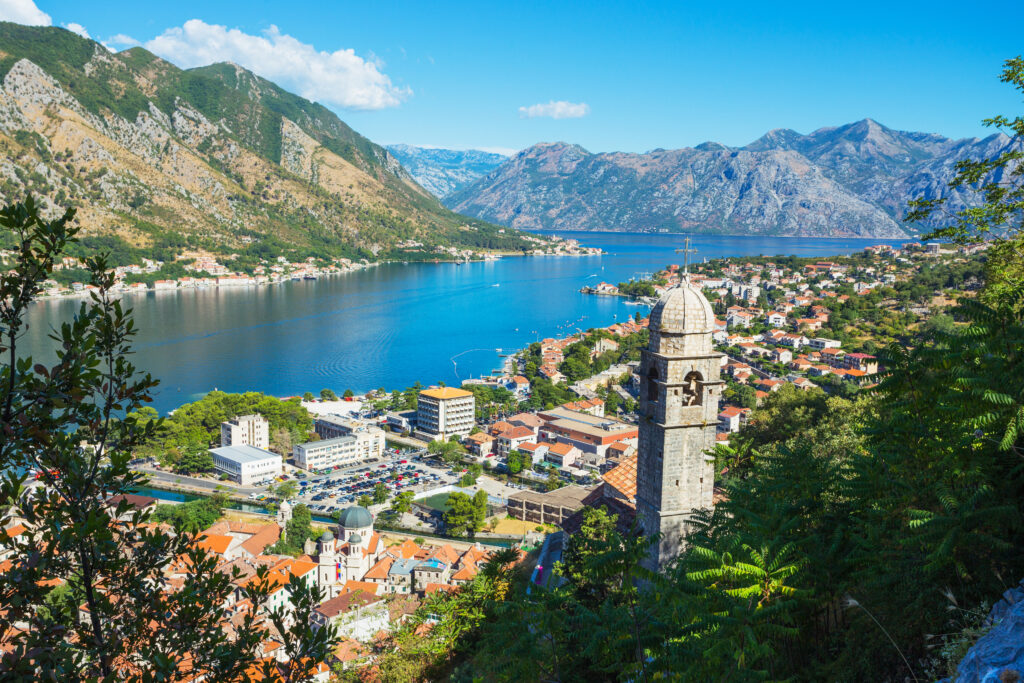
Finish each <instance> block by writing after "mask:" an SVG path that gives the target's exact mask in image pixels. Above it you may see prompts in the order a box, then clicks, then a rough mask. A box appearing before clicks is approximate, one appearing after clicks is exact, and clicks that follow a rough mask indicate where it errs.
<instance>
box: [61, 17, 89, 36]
mask: <svg viewBox="0 0 1024 683" xmlns="http://www.w3.org/2000/svg"><path fill="white" fill-rule="evenodd" d="M64 28H66V29H67V30H69V31H71V32H72V33H77V34H78V35H80V36H82V37H83V38H90V39H91V38H92V36H90V35H89V32H88V31H86V30H85V27H84V26H82V25H81V24H77V23H75V22H73V21H72V22H71V23H70V24H64Z"/></svg>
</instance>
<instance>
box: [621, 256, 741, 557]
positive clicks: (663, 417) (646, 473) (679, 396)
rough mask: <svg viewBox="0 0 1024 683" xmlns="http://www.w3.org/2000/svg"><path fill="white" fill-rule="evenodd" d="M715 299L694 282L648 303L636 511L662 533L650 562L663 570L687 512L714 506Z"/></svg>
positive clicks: (651, 530) (681, 537)
mask: <svg viewBox="0 0 1024 683" xmlns="http://www.w3.org/2000/svg"><path fill="white" fill-rule="evenodd" d="M714 330H715V314H714V311H713V310H712V309H711V304H710V303H708V300H707V299H706V298H705V297H704V295H703V294H702V293H701V292H700V290H699V289H698V288H697V287H694V286H693V285H692V284H690V282H689V276H688V275H684V276H683V281H682V283H681V284H679V285H678V286H676V287H673V288H672V289H670V290H669V291H668V292H667V293H666V294H665V295H664V296H663V297H662V298H661V300H660V301H658V303H657V304H656V305H655V306H654V308H653V309H652V310H651V316H650V322H649V331H650V341H649V343H648V346H647V349H645V350H644V351H643V352H642V354H641V361H640V378H641V379H640V409H639V415H640V438H639V448H638V453H639V455H638V459H637V493H636V499H637V500H636V505H637V516H638V517H639V519H640V524H641V527H642V529H643V531H644V534H645V535H648V536H653V535H655V534H661V540H660V541H659V542H658V544H657V545H655V546H653V547H652V549H651V554H650V556H649V557H648V560H647V563H646V566H647V567H648V568H649V569H652V570H656V571H660V570H662V569H664V568H665V567H666V566H667V565H668V564H669V563H670V562H671V561H672V560H673V559H674V558H675V557H676V556H678V555H679V552H680V550H682V548H683V545H684V542H685V539H686V534H687V523H686V520H687V518H688V517H689V516H690V515H691V514H692V513H693V511H694V510H697V509H700V508H708V509H710V508H711V507H712V505H713V502H712V494H713V492H714V484H715V471H714V465H713V458H712V457H711V456H710V455H709V454H708V452H709V451H710V450H711V449H713V448H714V446H715V432H716V430H717V426H718V401H719V398H720V396H721V392H722V385H723V382H722V381H721V380H720V379H719V371H720V369H721V357H722V354H720V353H717V352H715V350H714V347H713V345H712V339H711V335H712V333H713V332H714Z"/></svg>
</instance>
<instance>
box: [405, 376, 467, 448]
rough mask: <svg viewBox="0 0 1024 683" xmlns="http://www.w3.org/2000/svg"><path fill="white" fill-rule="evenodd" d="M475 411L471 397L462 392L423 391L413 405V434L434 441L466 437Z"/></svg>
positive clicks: (447, 388)
mask: <svg viewBox="0 0 1024 683" xmlns="http://www.w3.org/2000/svg"><path fill="white" fill-rule="evenodd" d="M475 409H476V400H475V399H474V397H473V394H471V393H470V392H468V391H466V390H464V389H455V388H453V387H441V388H440V389H425V390H423V391H421V392H420V395H419V399H418V400H417V404H416V431H418V432H422V433H423V434H425V435H427V436H429V437H430V438H431V439H434V440H435V441H436V440H439V439H440V440H447V439H448V438H450V437H451V435H452V434H458V435H459V436H466V435H468V434H469V432H470V430H471V429H473V424H474V411H475Z"/></svg>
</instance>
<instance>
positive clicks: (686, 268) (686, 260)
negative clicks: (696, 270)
mask: <svg viewBox="0 0 1024 683" xmlns="http://www.w3.org/2000/svg"><path fill="white" fill-rule="evenodd" d="M676 253H677V254H683V255H684V256H683V275H689V274H690V254H696V253H697V250H696V249H690V238H689V237H687V238H686V239H685V240H683V248H682V249H676Z"/></svg>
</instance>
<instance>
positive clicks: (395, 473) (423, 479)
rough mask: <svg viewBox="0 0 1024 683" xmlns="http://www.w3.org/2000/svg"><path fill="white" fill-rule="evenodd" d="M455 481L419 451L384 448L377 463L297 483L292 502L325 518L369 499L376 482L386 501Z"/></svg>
mask: <svg viewBox="0 0 1024 683" xmlns="http://www.w3.org/2000/svg"><path fill="white" fill-rule="evenodd" d="M455 481H457V476H456V475H454V474H452V473H451V469H450V468H449V467H448V466H446V465H444V464H443V463H440V462H438V461H437V460H436V459H427V460H423V459H422V453H421V452H418V451H417V452H411V451H406V452H395V450H394V449H390V448H389V449H387V450H386V451H385V452H384V457H383V459H381V460H374V461H369V462H366V463H363V464H361V465H353V466H351V467H347V468H342V469H338V470H334V471H333V472H331V473H330V474H326V475H323V476H313V477H310V478H308V479H300V480H299V494H298V495H297V496H296V497H295V499H294V500H293V502H296V503H304V504H306V505H307V506H308V507H309V509H310V510H311V511H313V512H315V513H318V514H323V515H329V514H331V513H332V512H335V511H338V510H343V509H344V508H346V507H348V506H350V505H356V504H358V501H359V498H360V497H362V496H364V495H365V496H370V497H372V496H373V490H374V488H375V487H376V485H377V484H378V483H383V484H384V485H385V486H386V487H387V490H388V501H390V500H391V499H393V498H394V497H395V496H397V495H398V494H399V493H401V492H403V491H422V490H424V489H430V488H434V487H437V486H443V485H444V484H450V483H453V482H455Z"/></svg>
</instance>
